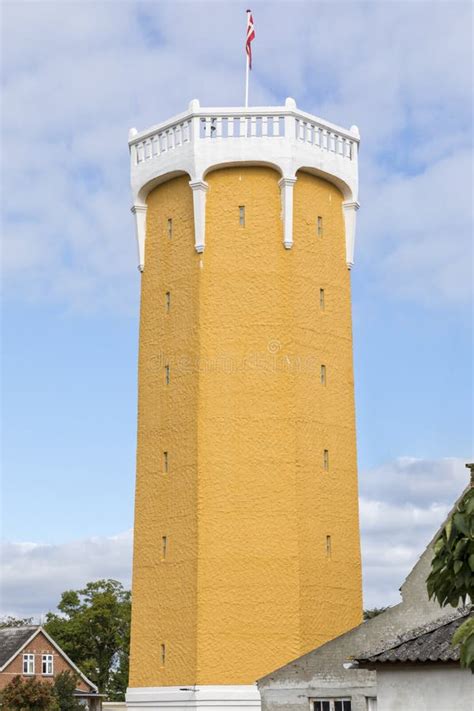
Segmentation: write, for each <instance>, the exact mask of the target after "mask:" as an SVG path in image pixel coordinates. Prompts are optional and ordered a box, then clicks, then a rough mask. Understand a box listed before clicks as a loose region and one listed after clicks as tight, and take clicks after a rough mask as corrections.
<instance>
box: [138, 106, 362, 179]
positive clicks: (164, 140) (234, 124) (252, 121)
mask: <svg viewBox="0 0 474 711" xmlns="http://www.w3.org/2000/svg"><path fill="white" fill-rule="evenodd" d="M193 126H194V128H193V130H191V128H192V127H193ZM283 137H284V138H290V139H291V138H292V137H293V138H294V139H296V140H297V141H298V142H302V143H305V144H309V145H311V146H314V148H316V149H319V150H323V151H330V152H332V153H335V154H336V155H337V156H340V157H341V158H343V159H346V160H353V159H354V157H355V152H354V143H355V142H357V138H355V140H354V139H352V138H351V137H350V136H349V135H347V134H346V135H342V134H340V133H338V132H337V131H334V130H331V129H328V128H327V127H326V126H325V125H324V124H323V123H317V122H315V121H311V120H310V119H308V114H306V115H304V114H303V115H301V113H300V112H298V110H297V109H293V108H292V109H288V108H286V107H285V108H282V109H280V110H279V113H278V114H277V113H274V114H272V113H271V111H270V110H268V109H264V110H261V111H258V110H257V111H252V110H251V109H240V110H239V109H235V110H232V111H227V112H226V111H225V109H218V110H217V111H216V114H214V115H212V114H210V113H206V111H205V109H199V110H198V111H193V112H191V113H190V114H189V115H188V117H187V118H184V120H183V119H182V118H181V117H180V119H179V120H178V121H176V122H175V123H172V124H168V125H166V126H163V127H162V128H161V127H157V129H156V131H155V132H153V133H151V134H150V133H148V135H146V136H145V137H142V138H141V137H140V136H136V137H135V136H134V137H133V138H132V139H131V140H130V147H131V148H133V149H134V151H133V156H134V160H135V164H136V165H138V164H140V163H143V162H145V161H149V160H152V159H155V158H158V157H159V156H160V155H161V154H162V153H166V152H168V151H173V150H176V149H177V148H180V147H181V146H184V145H185V144H187V143H191V142H192V141H198V140H234V139H236V138H263V139H265V140H266V139H269V140H270V139H275V138H283Z"/></svg>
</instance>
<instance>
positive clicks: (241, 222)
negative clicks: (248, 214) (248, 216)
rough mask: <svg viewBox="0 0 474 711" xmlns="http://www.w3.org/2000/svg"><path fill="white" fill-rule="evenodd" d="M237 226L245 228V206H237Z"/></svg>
mask: <svg viewBox="0 0 474 711" xmlns="http://www.w3.org/2000/svg"><path fill="white" fill-rule="evenodd" d="M239 225H240V226H241V227H245V205H239Z"/></svg>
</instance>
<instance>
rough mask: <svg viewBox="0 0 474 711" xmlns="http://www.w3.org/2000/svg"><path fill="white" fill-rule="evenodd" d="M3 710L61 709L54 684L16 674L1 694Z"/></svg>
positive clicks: (53, 710) (36, 710)
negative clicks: (23, 677)
mask: <svg viewBox="0 0 474 711" xmlns="http://www.w3.org/2000/svg"><path fill="white" fill-rule="evenodd" d="M1 704H2V711H60V707H59V705H58V702H57V700H56V696H55V694H54V689H53V686H52V684H45V683H42V682H41V681H38V680H37V679H35V678H34V677H33V678H31V679H25V680H23V679H22V678H21V677H20V676H15V677H13V679H12V680H11V682H10V683H9V684H7V686H6V687H5V688H4V689H3V691H2V694H1Z"/></svg>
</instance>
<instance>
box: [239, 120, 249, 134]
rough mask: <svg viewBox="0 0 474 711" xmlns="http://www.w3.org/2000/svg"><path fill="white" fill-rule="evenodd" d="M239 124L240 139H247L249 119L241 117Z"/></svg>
mask: <svg viewBox="0 0 474 711" xmlns="http://www.w3.org/2000/svg"><path fill="white" fill-rule="evenodd" d="M239 123H240V126H239V131H240V133H239V135H240V138H247V117H246V116H241V117H240V121H239Z"/></svg>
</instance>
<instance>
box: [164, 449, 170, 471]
mask: <svg viewBox="0 0 474 711" xmlns="http://www.w3.org/2000/svg"><path fill="white" fill-rule="evenodd" d="M168 466H169V458H168V452H163V471H164V473H165V474H168Z"/></svg>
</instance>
